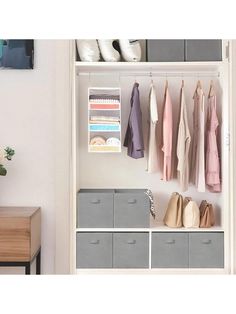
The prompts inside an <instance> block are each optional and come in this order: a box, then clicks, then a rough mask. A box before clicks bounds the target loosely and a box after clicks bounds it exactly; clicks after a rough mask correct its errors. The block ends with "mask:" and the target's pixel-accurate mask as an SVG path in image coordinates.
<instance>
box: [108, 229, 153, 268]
mask: <svg viewBox="0 0 236 314" xmlns="http://www.w3.org/2000/svg"><path fill="white" fill-rule="evenodd" d="M148 240H149V234H148V233H133V232H123V233H114V234H113V268H148V265H149V262H148V261H149V241H148Z"/></svg>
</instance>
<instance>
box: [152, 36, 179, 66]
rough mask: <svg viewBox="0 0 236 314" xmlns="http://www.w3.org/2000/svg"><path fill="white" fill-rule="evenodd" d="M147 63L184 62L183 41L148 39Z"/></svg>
mask: <svg viewBox="0 0 236 314" xmlns="http://www.w3.org/2000/svg"><path fill="white" fill-rule="evenodd" d="M147 61H148V62H179V61H184V40H183V39H178V40H175V39H173V40H172V39H171V40H166V39H161V40H157V39H148V40H147Z"/></svg>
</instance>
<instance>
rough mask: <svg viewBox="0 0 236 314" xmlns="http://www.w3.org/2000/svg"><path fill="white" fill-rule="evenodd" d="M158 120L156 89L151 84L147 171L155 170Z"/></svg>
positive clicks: (156, 166)
mask: <svg viewBox="0 0 236 314" xmlns="http://www.w3.org/2000/svg"><path fill="white" fill-rule="evenodd" d="M157 122H158V110H157V99H156V90H155V87H154V85H153V84H152V85H151V88H150V93H149V140H148V165H147V171H148V173H153V172H157V170H158V162H157V136H156V133H157V131H156V128H157Z"/></svg>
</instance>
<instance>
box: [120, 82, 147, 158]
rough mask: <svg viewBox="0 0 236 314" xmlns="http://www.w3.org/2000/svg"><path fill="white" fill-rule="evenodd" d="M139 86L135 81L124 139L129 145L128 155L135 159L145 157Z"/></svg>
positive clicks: (127, 145)
mask: <svg viewBox="0 0 236 314" xmlns="http://www.w3.org/2000/svg"><path fill="white" fill-rule="evenodd" d="M138 86H139V84H138V83H134V86H133V90H132V94H131V99H130V105H131V110H130V115H129V121H128V126H127V130H126V134H125V141H124V146H125V147H128V151H127V154H128V156H130V157H132V158H135V159H138V158H142V157H144V144H143V128H142V112H141V108H140V99H139V90H138Z"/></svg>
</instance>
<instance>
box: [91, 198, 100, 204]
mask: <svg viewBox="0 0 236 314" xmlns="http://www.w3.org/2000/svg"><path fill="white" fill-rule="evenodd" d="M91 203H92V204H100V203H101V200H99V199H96V200H91Z"/></svg>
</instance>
